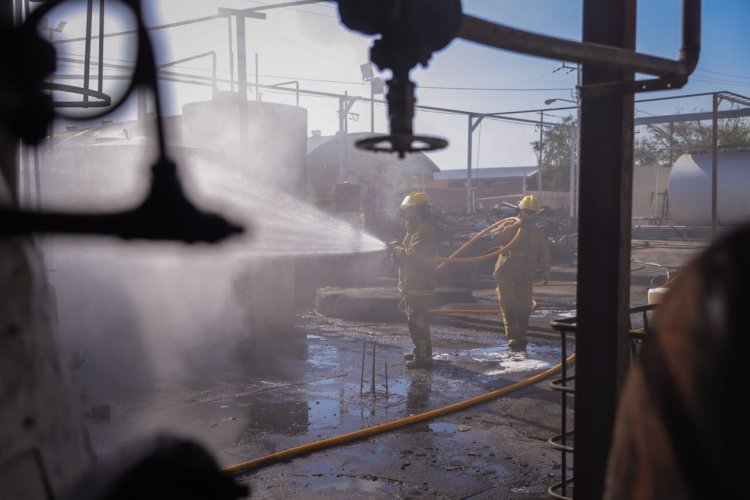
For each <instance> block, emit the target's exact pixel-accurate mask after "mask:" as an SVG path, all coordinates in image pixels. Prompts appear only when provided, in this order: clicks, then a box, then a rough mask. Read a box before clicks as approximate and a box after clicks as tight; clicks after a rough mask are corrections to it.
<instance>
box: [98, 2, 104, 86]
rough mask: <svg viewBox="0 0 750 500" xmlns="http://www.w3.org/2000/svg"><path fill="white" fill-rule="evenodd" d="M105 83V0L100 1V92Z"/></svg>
mask: <svg viewBox="0 0 750 500" xmlns="http://www.w3.org/2000/svg"><path fill="white" fill-rule="evenodd" d="M103 85H104V0H100V1H99V87H98V88H99V92H103Z"/></svg>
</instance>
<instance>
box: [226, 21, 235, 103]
mask: <svg viewBox="0 0 750 500" xmlns="http://www.w3.org/2000/svg"><path fill="white" fill-rule="evenodd" d="M227 30H228V32H229V91H230V92H234V51H233V50H232V17H231V16H227Z"/></svg>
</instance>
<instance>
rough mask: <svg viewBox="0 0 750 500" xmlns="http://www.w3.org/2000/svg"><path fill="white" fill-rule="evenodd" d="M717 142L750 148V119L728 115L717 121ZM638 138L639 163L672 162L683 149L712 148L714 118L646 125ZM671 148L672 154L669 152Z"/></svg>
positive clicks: (700, 149)
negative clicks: (710, 119)
mask: <svg viewBox="0 0 750 500" xmlns="http://www.w3.org/2000/svg"><path fill="white" fill-rule="evenodd" d="M718 132H719V133H718V144H719V146H720V147H722V148H737V149H741V148H750V123H749V122H748V121H747V120H743V119H742V118H726V119H723V120H719V123H718ZM639 135H641V137H638V138H637V139H636V141H635V151H634V159H635V164H636V165H663V166H664V165H669V164H670V160H671V161H672V162H674V160H676V159H677V157H678V156H679V155H681V154H684V153H700V152H707V151H710V150H711V148H712V140H713V138H712V125H711V122H710V121H708V122H706V121H703V122H698V121H693V122H682V123H673V124H672V126H671V127H670V125H669V124H660V125H646V126H645V127H644V128H643V129H641V131H640V134H639ZM670 151H671V152H672V154H671V155H670Z"/></svg>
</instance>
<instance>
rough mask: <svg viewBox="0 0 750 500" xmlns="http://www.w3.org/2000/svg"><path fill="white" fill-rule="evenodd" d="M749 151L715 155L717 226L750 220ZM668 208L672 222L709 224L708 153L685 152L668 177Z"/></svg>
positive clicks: (698, 224) (709, 170)
mask: <svg viewBox="0 0 750 500" xmlns="http://www.w3.org/2000/svg"><path fill="white" fill-rule="evenodd" d="M749 191H750V152H722V153H720V154H719V155H718V178H717V193H718V194H717V199H716V201H717V216H718V222H719V225H724V226H727V225H729V226H731V225H736V224H741V223H744V222H748V221H750V195H749V194H750V193H749ZM669 209H670V212H671V214H672V217H673V219H674V222H675V224H677V225H684V226H708V225H711V154H710V153H701V154H685V155H682V156H680V157H679V158H678V159H677V161H676V162H675V163H674V166H673V167H672V172H671V174H670V176H669Z"/></svg>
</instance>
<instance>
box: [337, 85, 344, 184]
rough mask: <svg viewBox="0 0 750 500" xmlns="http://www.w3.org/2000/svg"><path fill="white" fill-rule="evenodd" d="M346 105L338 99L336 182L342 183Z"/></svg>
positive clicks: (342, 99) (341, 98)
mask: <svg viewBox="0 0 750 500" xmlns="http://www.w3.org/2000/svg"><path fill="white" fill-rule="evenodd" d="M345 109H346V103H345V102H344V98H343V97H339V137H338V139H339V175H338V182H343V180H344V174H345V172H344V168H345V167H346V166H345V165H344V148H346V141H345V137H344V120H346V117H345V116H344V115H345V114H346V111H345Z"/></svg>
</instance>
